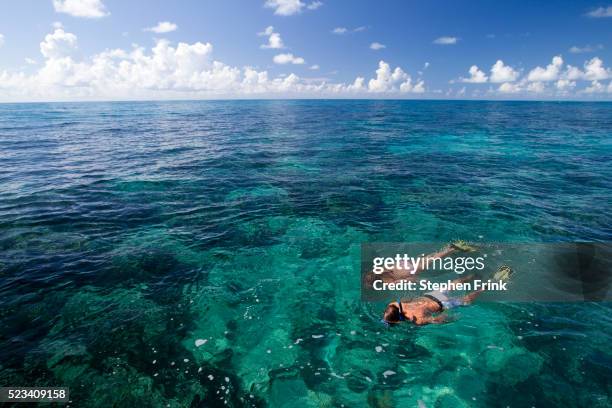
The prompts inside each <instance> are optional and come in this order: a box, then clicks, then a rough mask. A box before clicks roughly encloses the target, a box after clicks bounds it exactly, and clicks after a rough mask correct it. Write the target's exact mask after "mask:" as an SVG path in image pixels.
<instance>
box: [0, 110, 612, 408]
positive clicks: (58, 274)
mask: <svg viewBox="0 0 612 408" xmlns="http://www.w3.org/2000/svg"><path fill="white" fill-rule="evenodd" d="M611 160H612V104H609V103H539V102H424V101H227V102H223V101H216V102H164V103H76V104H69V103H66V104H18V105H11V104H5V105H0V193H1V195H0V327H2V330H1V331H0V356H1V359H0V386H8V385H10V386H33V385H38V386H45V385H46V386H52V385H54V386H67V387H70V392H71V400H72V404H71V406H76V407H109V406H117V407H134V406H143V407H144V406H152V407H166V406H170V407H216V406H219V407H221V406H234V407H243V406H246V407H249V406H253V407H255V406H257V407H264V406H270V407H302V406H306V407H342V406H344V407H362V406H363V407H395V406H397V407H416V406H419V407H423V406H424V407H485V406H504V407H505V406H511V407H531V406H537V407H574V406H576V407H584V406H589V407H607V406H610V404H611V403H612V396H611V394H610V389H611V388H612V387H611V381H612V355H611V354H612V352H611V347H610V344H612V317H611V313H610V312H611V310H612V308H611V307H610V304H606V303H590V304H584V303H566V304H537V303H517V304H491V303H481V304H476V305H474V306H472V307H469V308H463V309H461V310H460V311H459V312H458V313H457V317H458V319H457V320H456V321H454V322H452V323H450V324H447V325H444V326H427V327H421V328H416V327H410V326H405V327H400V328H395V329H391V330H389V329H386V328H384V327H382V326H381V325H380V324H378V323H377V322H378V319H379V317H380V313H381V309H380V305H376V304H369V303H362V302H361V301H360V287H359V285H360V281H359V279H360V278H359V261H360V260H359V254H360V244H361V243H362V242H377V241H380V242H393V241H396V242H400V241H409V242H411V241H421V242H428V241H429V242H433V241H437V242H445V241H448V240H451V239H454V238H462V239H466V240H474V241H503V242H558V241H599V242H604V241H610V239H611V237H612V227H611V226H612V205H611V203H612V190H611V186H612V166H610V163H611ZM520 272H521V271H517V273H520Z"/></svg>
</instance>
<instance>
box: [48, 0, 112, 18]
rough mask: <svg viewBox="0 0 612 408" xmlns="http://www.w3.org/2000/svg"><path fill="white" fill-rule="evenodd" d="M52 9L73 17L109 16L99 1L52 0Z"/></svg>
mask: <svg viewBox="0 0 612 408" xmlns="http://www.w3.org/2000/svg"><path fill="white" fill-rule="evenodd" d="M53 8H54V9H55V11H56V12H58V13H65V14H69V15H71V16H73V17H86V18H100V17H104V16H108V15H109V14H110V13H109V12H107V11H106V7H104V4H103V3H102V1H101V0H53Z"/></svg>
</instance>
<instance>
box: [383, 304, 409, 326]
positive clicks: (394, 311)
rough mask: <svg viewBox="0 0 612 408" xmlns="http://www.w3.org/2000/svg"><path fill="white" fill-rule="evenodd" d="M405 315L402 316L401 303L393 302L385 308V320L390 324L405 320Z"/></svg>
mask: <svg viewBox="0 0 612 408" xmlns="http://www.w3.org/2000/svg"><path fill="white" fill-rule="evenodd" d="M403 317H404V316H402V313H401V311H400V307H399V303H398V302H391V303H389V304H388V305H387V308H386V309H385V313H384V315H383V320H384V321H385V322H387V323H388V324H397V323H399V322H400V321H401V320H403V319H402V318H403Z"/></svg>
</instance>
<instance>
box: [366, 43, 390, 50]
mask: <svg viewBox="0 0 612 408" xmlns="http://www.w3.org/2000/svg"><path fill="white" fill-rule="evenodd" d="M383 48H387V46H386V45H385V44H381V43H379V42H376V41H375V42H373V43H372V44H370V49H371V50H374V51H378V50H382V49H383Z"/></svg>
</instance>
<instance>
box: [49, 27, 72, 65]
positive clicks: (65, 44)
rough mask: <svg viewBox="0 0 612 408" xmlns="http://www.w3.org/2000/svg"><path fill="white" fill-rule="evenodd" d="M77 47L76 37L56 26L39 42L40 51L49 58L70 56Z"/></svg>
mask: <svg viewBox="0 0 612 408" xmlns="http://www.w3.org/2000/svg"><path fill="white" fill-rule="evenodd" d="M76 48H77V37H76V35H74V34H72V33H67V32H65V31H64V30H63V29H62V28H56V29H55V31H53V33H52V34H47V35H46V36H45V40H44V41H43V42H41V43H40V52H41V54H42V55H43V56H45V57H46V58H49V59H59V58H64V57H68V56H70V55H71V54H72V53H73V52H74V51H75V50H76Z"/></svg>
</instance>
